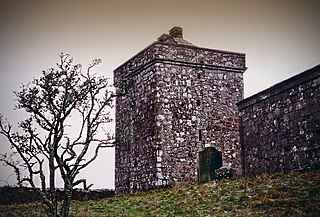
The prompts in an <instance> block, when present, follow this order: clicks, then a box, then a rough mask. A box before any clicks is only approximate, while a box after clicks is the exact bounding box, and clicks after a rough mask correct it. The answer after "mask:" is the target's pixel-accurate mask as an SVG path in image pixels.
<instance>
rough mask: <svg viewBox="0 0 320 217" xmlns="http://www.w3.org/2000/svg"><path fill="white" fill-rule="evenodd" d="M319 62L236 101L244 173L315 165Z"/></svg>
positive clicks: (319, 154) (319, 145)
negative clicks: (308, 68)
mask: <svg viewBox="0 0 320 217" xmlns="http://www.w3.org/2000/svg"><path fill="white" fill-rule="evenodd" d="M319 76H320V66H319V65H318V66H316V67H314V68H312V69H310V70H307V71H305V72H303V73H301V74H299V75H297V76H294V77H292V78H290V79H288V80H286V81H283V82H281V83H279V84H277V85H274V86H273V87H271V88H268V89H266V90H264V91H262V92H260V93H258V94H256V95H254V96H252V97H249V98H247V99H245V100H243V101H241V102H239V103H238V106H239V110H240V135H241V143H242V149H243V165H244V168H243V169H244V173H245V174H246V175H249V176H252V175H258V174H261V173H263V172H269V173H274V172H280V171H292V170H306V169H314V168H319V165H320V104H319V102H320V77H319Z"/></svg>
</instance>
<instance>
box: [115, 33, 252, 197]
mask: <svg viewBox="0 0 320 217" xmlns="http://www.w3.org/2000/svg"><path fill="white" fill-rule="evenodd" d="M175 35H176V36H177V37H181V36H182V34H175ZM168 38H169V39H168ZM159 40H160V41H158V42H155V43H153V44H151V45H150V46H149V47H147V48H146V49H144V50H143V51H141V52H140V53H138V54H137V55H135V56H134V57H133V58H131V59H130V60H128V61H127V62H126V63H124V64H123V65H121V66H120V67H119V68H117V69H116V70H115V71H114V74H115V84H116V85H118V86H119V84H120V83H121V82H123V81H124V80H125V79H129V80H130V79H132V80H133V81H134V83H135V84H134V85H133V87H132V89H131V90H130V91H129V93H128V94H127V95H125V96H122V97H118V98H117V103H116V134H117V137H118V138H119V137H122V139H120V140H119V142H118V145H117V146H116V165H115V166H116V183H115V187H116V193H128V192H132V191H138V190H143V189H149V188H153V187H156V186H163V185H173V184H176V183H192V182H196V181H197V170H198V152H200V151H202V150H203V149H204V148H205V147H208V146H211V147H215V148H217V149H218V150H219V151H222V153H223V165H224V166H226V167H229V168H233V169H235V170H236V171H237V172H238V173H241V157H240V153H241V149H240V146H239V135H238V127H239V126H238V112H237V107H236V102H238V101H240V100H241V99H243V72H244V71H245V69H246V68H245V55H244V54H240V53H234V52H226V51H219V50H212V49H205V48H199V47H196V46H193V45H190V43H187V42H185V41H184V40H183V39H182V38H178V39H176V38H172V37H171V38H170V36H169V35H163V36H161V38H160V39H159Z"/></svg>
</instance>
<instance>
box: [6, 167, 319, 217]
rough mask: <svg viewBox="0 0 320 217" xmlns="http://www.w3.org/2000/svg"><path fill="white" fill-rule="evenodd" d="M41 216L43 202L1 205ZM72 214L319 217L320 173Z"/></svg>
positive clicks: (210, 186)
mask: <svg viewBox="0 0 320 217" xmlns="http://www.w3.org/2000/svg"><path fill="white" fill-rule="evenodd" d="M43 213H44V212H43V209H42V208H41V205H40V204H39V203H32V204H21V205H11V206H9V205H8V206H0V216H44V214H43ZM70 216H228V217H229V216H259V217H260V216H308V217H309V216H320V171H314V172H305V173H289V174H274V175H262V176H260V177H257V178H246V179H245V178H240V179H236V180H225V181H220V182H210V183H207V184H203V185H198V184H197V185H181V186H176V187H174V188H169V189H158V190H153V191H149V192H141V193H136V194H132V195H123V196H116V197H113V198H107V199H103V200H98V201H83V202H79V201H74V202H73V203H72V207H71V213H70Z"/></svg>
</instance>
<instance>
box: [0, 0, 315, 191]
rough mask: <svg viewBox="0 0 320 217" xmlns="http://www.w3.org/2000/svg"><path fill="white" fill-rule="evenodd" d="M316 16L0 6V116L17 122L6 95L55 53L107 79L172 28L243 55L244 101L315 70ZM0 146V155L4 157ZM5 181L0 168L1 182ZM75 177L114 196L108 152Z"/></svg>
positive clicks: (7, 1) (223, 6)
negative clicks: (68, 56)
mask: <svg viewBox="0 0 320 217" xmlns="http://www.w3.org/2000/svg"><path fill="white" fill-rule="evenodd" d="M319 8H320V1H316V0H301V1H297V0H282V1H281V0H268V1H264V0H225V1H215V0H194V1H189V0H181V1H176V0H161V1H159V0H134V1H133V0H100V1H99V0H87V1H84V0H64V1H62V0H54V1H53V0H25V1H23V0H21V1H17V0H1V1H0V66H1V67H0V88H1V89H0V90H1V91H0V113H2V114H3V115H5V116H6V117H7V118H8V119H9V120H10V121H11V122H12V123H15V122H17V121H18V120H19V117H21V116H20V115H17V114H16V113H17V111H13V106H14V101H13V99H14V96H13V91H14V90H18V89H19V86H20V84H21V83H27V82H28V81H31V80H32V78H33V77H38V76H40V75H41V71H42V70H43V69H46V68H48V67H52V66H55V63H56V62H57V61H58V55H57V54H58V53H60V52H61V51H63V52H65V53H69V54H71V55H72V56H74V59H75V62H77V63H81V64H83V65H84V66H87V65H88V64H89V63H90V61H91V60H92V59H94V58H102V60H103V64H101V65H99V66H98V67H97V68H96V71H99V72H101V73H103V74H105V75H106V76H108V77H110V78H112V77H113V75H112V74H113V73H112V71H113V69H115V68H116V67H117V66H119V65H120V64H122V63H123V62H124V61H126V60H127V59H129V58H130V57H132V56H133V55H134V54H136V53H137V52H139V51H140V50H142V49H143V48H145V47H146V46H148V45H149V44H151V43H152V42H154V41H155V40H156V39H157V38H158V37H159V36H160V35H161V34H162V33H167V32H168V31H169V29H171V28H172V27H173V26H180V27H182V28H183V29H184V38H185V39H186V40H188V41H190V42H191V43H193V44H195V45H197V46H200V47H206V48H212V49H220V50H229V51H236V52H242V53H245V54H246V59H247V67H248V70H247V71H246V72H245V76H244V83H245V97H248V96H250V95H252V94H254V93H257V92H259V91H261V90H263V89H265V88H267V87H269V86H271V85H273V84H275V83H277V82H280V81H282V80H284V79H286V78H289V77H291V76H293V75H295V74H298V73H300V72H302V71H304V70H306V69H309V68H311V67H313V66H315V65H317V64H319V62H320V61H319V60H320V28H319V21H320V14H319ZM18 113H19V112H18ZM0 141H1V143H0V152H1V153H3V152H6V151H8V150H9V146H8V144H6V143H4V141H3V140H0ZM10 174H12V171H9V170H8V169H6V168H4V167H2V166H1V167H0V179H4V180H6V179H7V177H8V175H10ZM82 176H83V177H87V178H88V180H89V182H90V183H94V186H93V187H94V188H113V187H114V152H113V150H110V149H109V150H104V151H102V152H101V155H100V157H99V158H98V159H97V160H96V162H94V163H93V164H92V165H91V166H90V167H89V168H88V169H87V170H85V171H84V173H83V174H82ZM11 179H12V177H11V178H10V179H9V180H11ZM3 184H5V183H4V182H0V185H3Z"/></svg>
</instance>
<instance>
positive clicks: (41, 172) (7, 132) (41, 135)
mask: <svg viewBox="0 0 320 217" xmlns="http://www.w3.org/2000/svg"><path fill="white" fill-rule="evenodd" d="M59 58H60V62H59V63H57V67H56V68H49V69H47V70H45V71H43V75H42V76H41V77H40V78H38V79H33V81H32V82H31V83H29V84H27V85H22V87H21V89H20V90H19V91H17V92H15V95H16V100H17V104H16V108H17V109H22V110H24V111H26V112H27V114H28V118H27V119H26V120H23V121H21V122H20V123H19V125H18V127H19V129H20V131H19V132H14V131H13V127H12V125H11V124H10V123H9V122H8V121H7V120H6V119H5V118H3V116H2V115H0V134H2V135H3V136H5V137H6V138H7V140H8V142H9V143H10V145H11V149H12V151H13V154H15V155H17V156H19V159H20V161H14V160H13V158H12V154H8V155H5V154H3V155H1V156H0V160H1V161H2V162H4V163H6V164H7V165H8V166H11V167H12V168H13V169H14V171H15V174H16V176H17V181H18V185H21V184H22V183H27V184H29V185H30V186H31V187H33V188H34V189H36V191H37V192H38V193H39V195H40V196H41V199H42V202H43V203H44V205H45V207H46V210H47V212H48V214H49V216H68V213H69V208H70V203H71V196H72V192H73V188H74V186H76V185H78V184H81V183H83V184H84V187H85V188H88V187H89V186H88V187H87V186H86V182H85V180H84V179H77V175H78V174H79V172H80V171H81V170H82V169H84V168H85V167H87V166H88V165H89V164H90V163H91V162H92V161H94V160H95V159H96V157H97V155H98V152H99V149H100V148H103V147H112V146H114V142H113V141H114V139H113V136H112V135H111V134H110V133H106V134H104V136H103V138H101V135H100V136H99V135H98V134H99V133H98V132H99V131H100V130H101V129H102V128H103V126H104V125H105V124H106V123H108V122H110V121H111V119H110V113H109V112H110V110H109V109H108V108H111V107H112V106H113V98H114V96H115V95H114V94H113V93H112V92H111V91H110V89H109V87H110V85H109V84H108V80H107V79H106V78H104V77H101V76H97V75H95V74H93V73H92V72H91V69H92V68H93V67H94V66H96V65H98V64H99V63H100V62H101V60H100V59H95V60H94V61H93V62H92V64H90V65H89V67H88V69H87V70H86V71H85V72H83V71H82V67H81V65H80V64H74V63H73V59H72V58H71V57H70V55H68V54H63V53H61V54H59ZM71 116H73V118H74V117H76V118H77V119H78V121H80V122H81V124H79V125H78V126H72V123H71V122H72V117H71ZM71 127H72V128H71ZM71 131H73V132H72V135H73V136H72V135H71V133H70V132H71ZM74 131H77V133H76V134H74V133H75V132H74ZM74 135H76V136H74ZM92 148H93V149H94V154H93V155H92V154H91V155H90V153H89V152H90V151H89V149H92ZM45 167H48V171H49V172H48V173H49V174H48V175H47V173H46V170H45ZM22 170H26V171H27V172H26V175H23V173H21V171H22ZM56 176H61V178H62V180H63V183H64V193H65V195H64V198H63V200H62V202H61V203H58V202H57V197H56V185H55V182H56V178H57V177H56ZM37 181H40V184H41V187H40V188H37V187H38V186H37V185H36V183H37Z"/></svg>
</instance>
